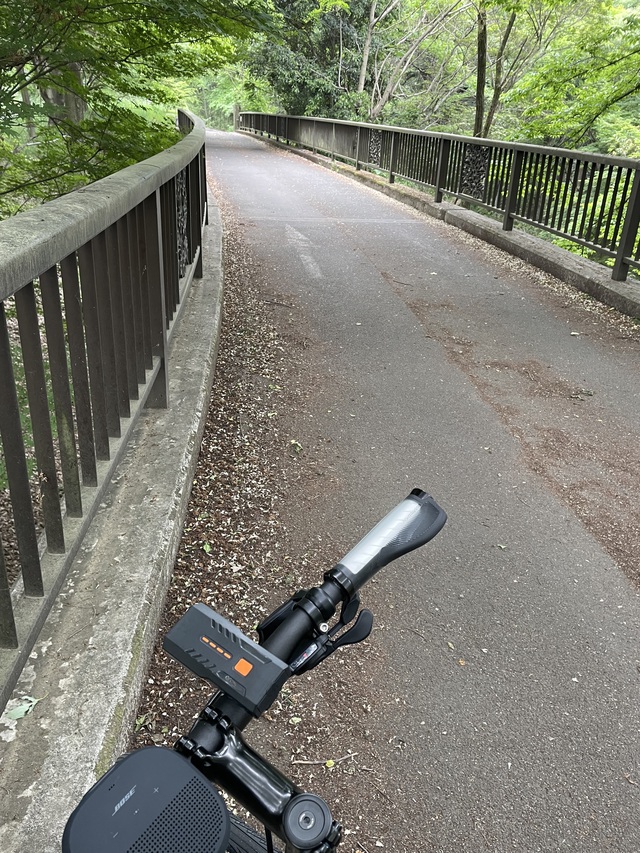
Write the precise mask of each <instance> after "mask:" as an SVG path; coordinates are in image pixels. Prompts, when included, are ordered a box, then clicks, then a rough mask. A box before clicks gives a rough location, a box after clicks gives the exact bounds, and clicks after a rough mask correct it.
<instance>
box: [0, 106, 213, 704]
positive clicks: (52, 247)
mask: <svg viewBox="0 0 640 853" xmlns="http://www.w3.org/2000/svg"><path fill="white" fill-rule="evenodd" d="M178 123H179V126H180V127H181V129H182V130H183V132H185V133H186V134H187V135H186V136H185V137H184V138H183V139H182V140H180V141H179V142H178V143H177V144H176V145H174V146H172V147H171V148H169V149H167V150H166V151H164V152H161V153H160V154H158V155H156V156H154V157H151V158H150V159H148V160H145V161H144V162H142V163H139V164H137V165H134V166H131V167H128V168H126V169H123V170H122V171H120V172H118V173H116V174H114V175H111V176H109V177H107V178H104V179H103V180H100V181H97V182H96V183H94V184H91V185H89V186H86V187H83V188H82V189H79V190H77V191H76V192H73V193H70V194H69V195H67V196H64V197H62V198H59V199H56V200H55V201H52V202H49V203H47V204H45V205H42V206H41V207H38V208H37V209H34V210H31V211H28V212H25V213H22V214H19V215H17V216H14V217H12V218H11V219H8V220H6V221H4V222H1V223H0V439H1V444H0V449H1V451H2V455H1V457H0V463H1V462H2V461H4V469H5V472H6V479H7V481H8V489H9V493H10V497H11V508H12V512H11V513H10V515H12V519H9V520H7V519H6V518H5V519H2V524H1V525H0V709H1V708H3V707H4V705H5V704H6V701H7V700H8V698H9V697H10V695H11V691H12V689H13V687H14V686H15V683H16V680H17V678H18V676H19V674H20V672H21V671H22V668H23V666H24V663H25V662H26V660H27V658H28V656H29V654H30V653H31V650H32V648H33V645H34V643H35V641H36V639H37V637H38V634H39V632H40V629H41V627H42V624H43V623H44V620H45V619H46V616H47V614H48V613H49V611H50V609H51V606H52V604H53V602H54V601H55V598H56V596H57V594H58V592H59V590H60V587H61V585H62V583H63V581H64V578H65V576H66V574H67V572H68V569H69V567H70V566H71V564H72V563H73V560H74V558H75V556H76V555H77V553H78V550H79V548H80V546H81V544H82V540H83V537H84V535H85V533H86V531H87V529H88V527H89V524H90V522H91V520H92V518H93V516H94V515H95V513H96V511H97V509H98V507H99V505H100V502H101V499H102V497H103V496H104V492H105V490H106V488H107V486H108V484H109V481H110V479H111V476H112V474H113V471H114V469H115V466H116V465H117V463H118V461H119V460H120V458H121V457H122V455H123V453H124V451H125V449H126V445H127V440H128V438H129V437H130V435H131V433H132V431H133V428H134V426H135V424H136V421H137V419H138V417H139V415H140V413H141V411H142V410H143V408H144V407H147V408H153V407H157V408H163V407H166V406H167V405H168V402H169V401H168V390H167V389H168V384H167V361H166V355H167V342H168V340H169V339H170V337H171V331H172V329H173V326H174V323H175V320H176V318H177V316H178V314H179V312H180V309H181V307H182V305H183V304H184V297H185V295H186V292H187V289H188V288H189V286H190V284H191V281H192V279H193V278H194V277H195V278H200V277H202V251H201V236H202V228H203V225H204V224H205V223H206V219H207V202H206V179H205V162H204V156H205V155H204V142H205V128H204V125H203V123H202V122H201V121H200V120H199V119H197V118H195V117H194V116H191V115H190V114H188V113H185V112H182V111H181V112H180V113H179V116H178ZM16 368H18V370H17V371H16ZM21 397H22V398H25V399H26V400H27V401H28V420H29V422H30V425H31V428H30V429H25V425H24V419H25V412H24V409H25V405H21V403H20V402H19V398H21ZM21 418H22V420H21ZM27 434H28V435H29V436H30V437H31V436H32V443H33V452H32V453H31V452H28V451H27V450H25V436H26V435H27ZM29 443H31V438H30V439H29ZM30 457H33V459H32V464H33V466H34V467H35V470H36V471H37V477H38V479H39V492H40V495H39V499H38V496H37V495H36V500H35V501H34V500H33V475H31V477H30V472H29V460H30ZM34 503H35V505H36V506H38V505H39V506H40V510H41V523H37V522H36V512H35V511H34ZM42 529H43V531H44V532H43V535H42ZM3 544H4V546H5V547H4V548H3ZM7 547H10V548H12V549H13V552H14V554H15V556H16V558H17V559H15V560H13V562H14V563H16V562H18V559H19V566H20V575H19V576H18V578H17V580H16V582H15V583H10V582H9V578H8V575H7V570H6V562H7V561H6V560H5V556H3V555H6V554H7V553H8V552H7Z"/></svg>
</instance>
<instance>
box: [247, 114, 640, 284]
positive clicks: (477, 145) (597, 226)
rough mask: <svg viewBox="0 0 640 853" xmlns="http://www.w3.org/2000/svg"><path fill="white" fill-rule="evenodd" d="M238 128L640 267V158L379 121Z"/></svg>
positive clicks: (621, 276)
mask: <svg viewBox="0 0 640 853" xmlns="http://www.w3.org/2000/svg"><path fill="white" fill-rule="evenodd" d="M238 129H239V130H245V131H250V132H253V133H256V134H260V135H266V136H269V137H273V138H274V139H276V140H282V141H283V142H286V143H288V144H294V145H300V146H302V147H304V148H309V149H311V150H313V151H316V152H321V153H323V154H327V155H329V156H330V157H332V158H338V159H341V160H344V161H345V162H347V163H352V164H353V165H355V167H356V169H360V168H362V167H364V168H367V169H372V170H376V171H381V172H386V173H387V175H388V179H389V182H390V183H393V182H394V180H395V179H396V177H398V178H403V179H405V180H407V181H411V182H413V183H415V184H418V185H419V186H428V187H432V188H433V190H434V198H435V201H436V202H441V201H442V199H443V196H445V195H448V196H452V197H454V198H456V199H463V200H464V201H466V202H469V203H471V204H473V205H477V206H479V207H481V208H483V209H485V210H487V211H490V212H491V213H493V214H497V215H499V216H500V217H501V218H502V227H503V229H504V230H505V231H510V230H512V229H513V226H514V223H515V222H521V223H526V224H527V225H528V226H531V227H533V228H537V229H541V230H543V231H546V232H549V233H551V234H553V235H554V236H557V237H562V238H564V239H565V240H569V241H571V242H572V243H576V244H578V245H580V246H585V247H586V248H588V249H590V250H592V251H594V252H596V253H597V254H598V255H600V256H602V257H605V258H612V259H613V260H614V264H613V270H612V278H613V280H614V281H624V280H626V278H627V276H628V273H629V269H630V268H634V269H640V237H639V234H638V228H639V225H640V171H639V170H640V161H638V160H628V159H623V158H618V157H607V156H598V155H595V154H586V153H584V152H581V151H569V150H565V149H559V148H543V147H541V146H537V145H521V144H518V143H511V142H500V141H498V140H493V139H479V138H475V137H465V136H453V135H450V134H442V133H431V132H429V131H422V130H410V129H406V128H399V127H388V126H384V125H372V124H361V123H356V122H346V121H335V120H333V119H325V118H312V117H304V116H286V115H273V114H267V113H250V112H242V113H240V116H239V125H238Z"/></svg>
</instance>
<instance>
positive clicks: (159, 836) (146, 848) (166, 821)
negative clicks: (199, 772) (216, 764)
mask: <svg viewBox="0 0 640 853" xmlns="http://www.w3.org/2000/svg"><path fill="white" fill-rule="evenodd" d="M224 808H225V807H224V804H223V803H222V800H221V798H220V797H219V796H218V794H217V793H216V792H215V791H214V790H213V789H212V788H211V787H210V786H209V785H208V784H206V782H203V781H201V780H200V779H192V780H191V781H190V782H188V783H187V784H186V785H185V787H184V788H183V789H182V791H180V793H179V794H176V796H175V797H174V798H173V800H172V801H171V802H170V803H169V805H168V806H167V807H166V808H165V809H164V811H163V812H162V814H160V815H158V817H157V818H156V819H155V820H154V822H153V823H152V824H151V825H150V826H149V827H148V828H147V829H146V830H145V831H144V832H143V833H142V835H141V836H140V838H138V840H137V841H136V842H135V843H134V844H133V845H132V846H131V847H129V850H128V851H127V853H218V851H219V850H220V849H221V846H222V844H223V843H224V840H225V832H226V825H227V815H226V812H225V811H223V809H224Z"/></svg>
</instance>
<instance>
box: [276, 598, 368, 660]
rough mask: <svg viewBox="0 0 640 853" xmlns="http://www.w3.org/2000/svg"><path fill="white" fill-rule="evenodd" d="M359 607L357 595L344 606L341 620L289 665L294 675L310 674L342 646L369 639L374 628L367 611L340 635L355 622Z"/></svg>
mask: <svg viewBox="0 0 640 853" xmlns="http://www.w3.org/2000/svg"><path fill="white" fill-rule="evenodd" d="M359 607H360V596H359V595H358V594H357V593H356V594H355V595H354V596H353V597H352V598H351V599H350V600H349V601H347V602H346V603H345V604H344V605H343V607H342V610H341V611H340V618H339V619H338V621H337V622H336V624H335V625H334V626H333V627H332V628H331V629H330V630H329V631H327V633H326V634H322V635H321V636H319V637H318V638H317V639H315V640H314V641H313V643H311V645H309V646H307V648H306V649H305V650H304V651H303V652H302V654H300V655H298V657H297V658H296V659H295V660H294V661H293V663H291V664H290V665H289V666H290V668H291V671H292V672H293V674H294V675H302V673H303V672H309V670H310V669H313V668H314V667H316V666H317V665H318V664H319V663H322V661H323V660H326V659H327V658H328V657H329V655H332V654H333V653H334V652H335V651H337V650H338V649H339V648H341V646H349V645H353V644H354V643H360V642H362V640H366V639H367V637H368V636H369V634H370V633H371V629H372V628H373V614H372V613H371V611H370V610H366V609H365V610H361V611H360V613H358V617H357V619H356V621H355V623H354V624H353V625H352V626H351V628H348V629H347V630H346V631H343V632H342V633H341V634H340V633H339V632H340V631H341V630H342V629H343V628H345V627H346V626H347V625H348V624H349V623H350V622H353V619H354V617H355V615H356V613H357V611H358V608H359ZM336 635H339V636H336ZM334 638H335V639H334Z"/></svg>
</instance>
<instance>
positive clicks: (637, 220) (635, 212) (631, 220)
mask: <svg viewBox="0 0 640 853" xmlns="http://www.w3.org/2000/svg"><path fill="white" fill-rule="evenodd" d="M639 225H640V171H638V170H636V172H635V174H634V176H633V184H632V186H631V195H630V196H629V203H628V204H627V215H626V216H625V218H624V226H623V228H622V236H621V238H620V245H619V246H618V251H617V254H616V260H615V263H614V265H613V273H612V274H611V278H612V279H613V280H614V281H626V278H627V275H628V273H629V264H628V262H627V260H626V259H627V258H629V257H631V255H632V253H633V247H634V245H635V242H636V239H637V236H638V226H639Z"/></svg>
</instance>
